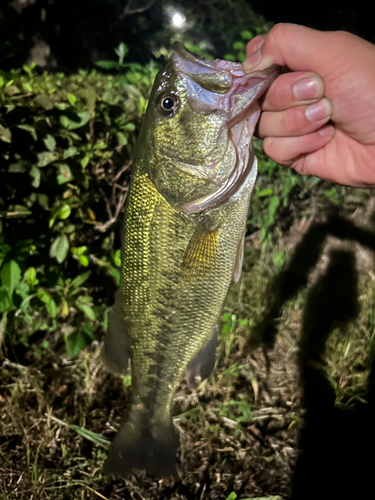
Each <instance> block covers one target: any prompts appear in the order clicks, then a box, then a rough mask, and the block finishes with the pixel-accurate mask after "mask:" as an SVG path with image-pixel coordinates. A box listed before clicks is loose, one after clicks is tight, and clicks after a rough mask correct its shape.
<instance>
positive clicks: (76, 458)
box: [0, 207, 375, 500]
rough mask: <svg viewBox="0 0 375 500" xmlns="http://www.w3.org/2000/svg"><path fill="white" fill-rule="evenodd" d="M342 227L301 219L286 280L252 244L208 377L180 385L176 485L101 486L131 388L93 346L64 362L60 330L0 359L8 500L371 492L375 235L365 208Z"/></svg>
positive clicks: (1, 467) (2, 466) (2, 490)
mask: <svg viewBox="0 0 375 500" xmlns="http://www.w3.org/2000/svg"><path fill="white" fill-rule="evenodd" d="M370 208H371V207H370ZM348 221H349V222H345V220H342V219H332V220H331V221H328V222H324V221H323V222H321V223H317V224H315V225H314V223H313V221H303V222H299V225H297V226H295V227H293V228H292V230H291V231H290V232H289V233H288V234H287V235H286V236H285V237H283V239H282V240H280V242H279V249H282V250H285V251H286V252H287V264H286V267H284V268H282V269H281V270H280V268H277V267H276V266H275V265H274V264H273V260H272V255H267V256H264V257H262V258H261V257H260V251H259V248H258V247H259V244H258V242H257V241H256V238H254V237H253V238H251V239H249V241H248V242H247V245H246V259H245V268H244V272H243V275H242V278H241V280H240V282H239V283H238V284H237V285H235V286H233V288H232V289H231V291H230V294H229V297H228V301H227V304H226V307H225V309H224V316H223V322H222V331H221V333H220V341H221V342H220V345H219V348H218V352H217V364H216V367H215V370H214V373H213V375H212V377H210V379H209V380H208V381H205V382H203V383H202V384H201V385H200V386H197V387H195V388H191V387H189V385H188V384H187V382H186V381H182V383H181V386H180V388H179V390H178V392H177V394H176V396H175V400H174V408H173V415H174V424H175V427H176V431H177V432H178V434H179V437H180V443H181V445H180V449H179V456H178V461H179V472H178V475H177V476H176V477H174V478H172V477H171V478H164V479H160V478H153V477H151V476H149V475H147V474H146V473H145V472H144V471H142V472H139V473H136V474H134V475H132V476H129V477H127V478H122V479H116V480H112V479H111V478H108V477H106V476H104V475H103V471H102V467H103V463H104V461H105V459H106V456H107V450H108V440H112V438H113V437H114V435H115V433H116V431H117V430H118V429H119V427H120V426H121V424H122V422H124V420H125V419H126V414H127V408H128V405H129V402H130V396H131V389H130V388H129V387H127V385H128V379H127V378H126V377H125V378H124V379H121V378H118V377H115V376H113V375H111V374H110V373H109V372H108V371H107V370H106V368H105V367H104V365H103V364H102V362H101V360H100V349H101V339H100V338H98V341H97V342H94V343H93V344H91V345H90V346H89V347H88V348H86V349H85V350H84V351H83V352H82V353H81V354H80V355H79V356H78V357H77V358H75V359H68V358H67V356H66V354H65V351H64V347H63V344H62V342H61V337H62V333H63V332H56V333H54V334H53V336H51V334H50V335H49V336H48V341H49V349H48V350H47V351H44V352H45V354H44V355H43V356H42V357H41V358H39V359H37V358H36V357H35V356H34V355H33V354H32V352H31V350H24V352H23V353H22V364H20V363H18V362H16V361H15V360H9V359H2V360H1V366H2V369H1V373H0V405H1V406H0V408H1V411H0V414H1V434H0V498H1V499H4V500H5V499H7V500H16V499H17V500H18V499H22V500H23V499H25V500H26V499H30V500H36V499H38V500H39V499H40V500H43V499H53V500H62V499H64V500H65V499H67V500H68V499H69V500H70V499H71V500H73V499H82V500H83V499H95V500H97V499H100V498H101V499H104V500H105V499H107V500H119V499H134V500H140V499H142V500H146V499H147V500H148V499H150V500H151V499H198V500H203V499H218V500H219V499H220V500H221V499H223V500H226V499H227V500H234V499H236V498H237V499H239V500H240V499H242V500H245V499H246V500H249V499H255V498H256V499H259V498H262V497H267V498H273V499H274V500H276V499H280V500H281V499H287V498H290V499H293V500H294V499H307V498H340V499H342V498H353V496H351V495H353V494H354V495H355V497H360V495H362V494H365V493H366V492H367V489H366V488H367V487H370V486H369V484H370V483H369V482H368V479H369V478H371V467H373V465H374V463H373V461H372V459H371V458H369V457H371V456H373V452H372V451H371V447H373V445H374V444H375V439H374V431H373V430H372V423H371V422H373V420H372V417H373V415H374V404H373V403H375V397H373V392H374V391H373V390H372V387H373V384H372V382H373V381H375V376H374V374H373V373H374V371H375V370H373V369H372V366H371V365H372V352H373V346H374V343H375V316H374V312H373V311H374V303H375V300H374V281H375V275H374V266H373V255H372V252H373V249H374V248H375V244H374V241H373V240H374V238H375V237H374V236H373V233H371V232H370V231H368V228H367V226H366V225H364V224H362V226H361V225H360V224H359V221H362V222H363V213H362V214H361V213H357V214H356V216H355V217H351V218H349V219H348ZM345 224H346V225H345ZM343 234H344V236H345V238H344V239H345V241H344V242H343ZM348 235H349V236H348ZM348 239H349V240H350V241H348ZM44 340H45V338H43V337H42V338H40V339H39V340H38V341H37V342H39V343H42V342H43V341H44ZM55 419H58V420H55ZM94 433H95V434H94ZM100 436H102V438H100ZM372 449H373V448H372ZM366 498H370V497H366Z"/></svg>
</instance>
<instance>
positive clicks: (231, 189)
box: [172, 42, 280, 214]
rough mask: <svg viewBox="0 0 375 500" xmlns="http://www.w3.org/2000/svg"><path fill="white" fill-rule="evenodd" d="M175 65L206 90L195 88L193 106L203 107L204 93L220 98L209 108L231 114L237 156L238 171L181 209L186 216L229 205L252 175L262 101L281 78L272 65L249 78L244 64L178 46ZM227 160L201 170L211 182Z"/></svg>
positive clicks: (231, 136)
mask: <svg viewBox="0 0 375 500" xmlns="http://www.w3.org/2000/svg"><path fill="white" fill-rule="evenodd" d="M172 63H173V66H174V69H175V71H176V72H180V73H182V74H183V75H185V77H187V78H188V79H191V80H192V81H194V82H195V84H198V87H196V88H198V89H199V86H200V87H202V92H201V91H198V92H197V91H196V88H194V94H195V95H193V98H192V101H193V102H194V99H197V103H199V102H200V100H201V99H202V94H203V95H204V92H207V91H209V92H212V93H214V94H216V97H215V99H214V103H213V101H211V100H207V101H206V102H205V105H206V106H207V107H208V108H209V107H212V109H214V108H217V109H221V110H223V111H225V112H227V113H228V119H227V120H226V126H227V129H228V139H229V141H228V144H229V142H232V143H233V144H234V146H235V149H236V153H237V160H236V163H235V165H234V167H233V168H232V170H231V172H230V173H229V175H228V176H227V177H226V178H225V179H221V181H220V182H217V183H215V184H216V185H217V186H218V189H217V190H215V192H214V193H212V194H210V195H208V196H206V197H204V198H201V199H197V200H195V201H193V202H188V203H182V204H181V205H180V207H178V210H179V211H181V212H184V213H186V214H198V213H201V212H206V211H208V210H211V209H213V208H216V207H218V206H221V205H223V204H224V203H226V202H227V201H228V200H229V199H230V197H231V196H233V195H234V194H235V193H236V192H237V191H238V189H239V188H240V187H241V185H242V184H243V183H244V181H245V179H246V178H247V177H248V175H249V173H250V172H251V170H252V168H253V159H254V153H253V151H252V143H251V141H252V136H253V133H254V130H255V127H256V123H257V121H258V117H259V114H260V105H259V99H260V97H261V96H262V95H263V93H264V92H265V91H266V90H267V89H268V88H269V86H270V85H271V83H272V82H273V81H274V80H275V79H276V77H277V76H278V74H279V72H280V67H279V66H277V65H272V66H270V67H268V68H266V69H264V70H261V71H253V72H252V73H249V74H245V72H244V71H243V69H242V65H241V64H238V63H233V62H230V61H222V60H219V59H217V60H215V61H207V60H205V59H202V58H199V57H197V56H195V55H194V54H192V53H191V52H189V51H188V50H186V49H185V47H184V46H183V45H182V44H180V43H178V42H176V43H175V44H174V46H173V55H172ZM203 89H205V90H203ZM203 102H204V101H203ZM198 106H199V104H198ZM241 122H244V125H243V127H241V125H240V124H241ZM246 141H248V143H247V142H246ZM246 148H248V149H247V152H246V151H245V149H246ZM240 150H241V151H240ZM224 156H225V155H224ZM224 156H223V157H222V158H221V159H219V160H218V161H217V162H214V163H213V164H208V165H202V166H200V168H199V171H200V172H201V174H203V173H204V170H205V169H206V170H208V172H207V179H210V175H209V170H210V169H212V168H213V167H214V166H215V165H216V164H217V163H219V162H220V161H223V159H224ZM179 163H180V165H181V166H185V165H186V166H187V167H188V166H189V163H185V162H181V161H180V162H179ZM197 170H198V169H197ZM211 180H213V179H211Z"/></svg>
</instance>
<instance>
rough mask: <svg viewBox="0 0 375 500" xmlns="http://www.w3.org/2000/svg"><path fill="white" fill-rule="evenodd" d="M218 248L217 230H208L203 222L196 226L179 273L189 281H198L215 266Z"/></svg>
mask: <svg viewBox="0 0 375 500" xmlns="http://www.w3.org/2000/svg"><path fill="white" fill-rule="evenodd" d="M218 248H219V229H218V228H216V229H208V228H207V227H206V224H205V222H204V221H201V222H199V223H198V224H197V227H196V229H195V231H194V234H193V236H192V238H191V240H190V242H189V245H188V247H187V249H186V253H185V256H184V259H183V262H182V266H181V273H182V275H183V276H184V277H185V279H188V280H189V281H195V280H200V279H202V278H203V277H204V276H206V275H207V274H208V273H209V272H210V271H211V270H212V269H213V267H214V266H215V264H216V259H217V253H218Z"/></svg>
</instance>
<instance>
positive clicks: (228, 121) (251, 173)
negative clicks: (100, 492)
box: [104, 43, 278, 476]
mask: <svg viewBox="0 0 375 500" xmlns="http://www.w3.org/2000/svg"><path fill="white" fill-rule="evenodd" d="M277 75H278V68H277V67H276V66H273V67H270V68H268V69H266V70H263V71H258V72H253V73H250V74H245V73H244V72H243V70H242V66H241V64H239V63H233V62H229V61H223V60H215V61H211V60H205V59H202V58H198V57H196V56H195V55H193V54H192V53H190V52H189V51H188V50H186V49H185V48H184V46H183V45H182V44H180V43H175V44H174V46H173V53H172V56H171V58H170V60H169V61H168V63H167V64H166V66H165V68H164V69H163V70H162V71H160V72H159V74H158V75H157V77H156V79H155V83H154V86H153V89H152V92H151V96H150V100H149V104H148V107H147V111H146V114H145V117H144V120H143V123H142V126H141V130H140V134H139V137H138V141H137V145H136V153H135V158H134V161H133V167H132V168H133V170H132V179H131V184H130V189H129V193H128V197H127V202H126V209H125V216H124V222H123V234H122V247H121V281H120V287H119V290H118V291H117V293H116V297H115V304H114V306H113V310H112V313H111V318H110V323H109V328H108V332H107V333H106V336H105V339H104V360H105V362H106V364H107V366H108V368H109V369H110V370H111V371H112V372H114V373H116V374H125V373H126V372H127V369H128V364H129V361H130V365H131V385H132V404H131V409H130V412H129V417H128V420H127V423H126V424H125V425H124V427H122V429H120V431H119V432H118V433H117V435H116V436H115V439H114V442H113V443H112V447H111V451H110V454H109V457H108V460H107V462H106V466H105V470H106V472H107V473H108V474H112V475H115V476H124V475H126V474H128V473H130V472H131V471H132V470H140V469H146V470H147V471H148V472H150V473H151V474H154V475H158V476H168V475H170V474H174V473H175V472H176V468H177V458H176V454H177V449H178V445H179V440H178V437H177V435H176V433H175V431H174V427H173V422H172V416H171V407H172V403H173V396H174V393H175V391H176V388H177V386H178V384H179V383H180V381H181V379H182V377H183V376H184V374H185V373H187V374H188V377H189V380H190V381H194V380H195V379H196V378H197V377H198V379H199V378H200V379H201V380H204V379H206V378H207V377H209V375H210V374H211V372H212V370H213V368H214V365H215V351H216V347H217V342H218V341H217V333H218V323H219V319H220V314H221V311H222V308H223V305H224V302H225V299H226V296H227V293H228V289H229V286H230V284H231V282H232V281H233V280H234V281H238V279H239V277H240V274H241V268H242V261H243V254H244V237H245V231H246V221H247V217H248V212H249V204H250V198H251V193H252V191H253V188H254V184H255V181H256V177H257V159H256V157H255V155H254V150H253V147H252V137H253V134H254V129H255V127H256V123H257V121H258V118H259V115H260V104H259V99H260V98H261V96H262V95H263V93H264V92H265V91H266V90H267V89H268V87H269V86H270V85H271V83H272V82H273V81H274V79H275V78H276V77H277Z"/></svg>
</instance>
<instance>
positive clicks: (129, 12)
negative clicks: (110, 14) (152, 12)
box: [119, 0, 156, 21]
mask: <svg viewBox="0 0 375 500" xmlns="http://www.w3.org/2000/svg"><path fill="white" fill-rule="evenodd" d="M155 2H156V0H151V1H150V2H149V3H148V4H146V5H145V6H144V7H138V8H136V9H131V6H132V4H133V0H129V1H128V3H127V4H126V6H125V9H124V10H123V11H122V13H121V14H120V15H119V19H120V20H121V21H122V20H123V19H125V17H126V16H132V15H133V14H138V13H140V12H144V11H145V10H147V9H149V8H150V7H152V6H153V5H154V3H155Z"/></svg>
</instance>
